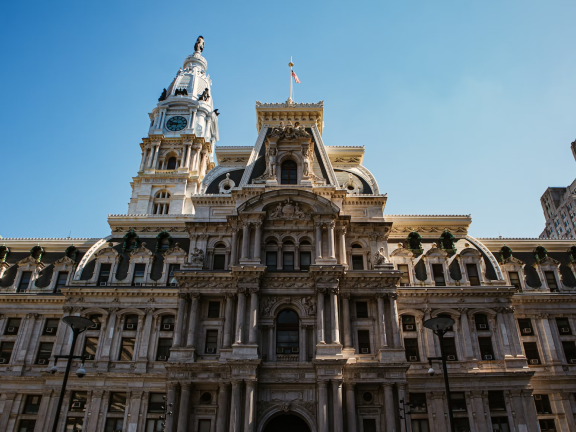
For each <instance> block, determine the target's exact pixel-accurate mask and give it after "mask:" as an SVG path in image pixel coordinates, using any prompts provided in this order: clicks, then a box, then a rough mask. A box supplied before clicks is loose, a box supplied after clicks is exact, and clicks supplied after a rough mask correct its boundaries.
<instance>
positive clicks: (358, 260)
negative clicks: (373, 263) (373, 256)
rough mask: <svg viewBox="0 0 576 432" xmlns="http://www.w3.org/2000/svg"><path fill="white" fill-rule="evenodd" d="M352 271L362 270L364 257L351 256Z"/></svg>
mask: <svg viewBox="0 0 576 432" xmlns="http://www.w3.org/2000/svg"><path fill="white" fill-rule="evenodd" d="M352 270H364V257H363V256H362V255H352Z"/></svg>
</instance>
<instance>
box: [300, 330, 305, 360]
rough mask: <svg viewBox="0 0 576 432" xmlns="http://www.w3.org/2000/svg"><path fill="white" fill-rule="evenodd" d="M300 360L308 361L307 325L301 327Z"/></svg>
mask: <svg viewBox="0 0 576 432" xmlns="http://www.w3.org/2000/svg"><path fill="white" fill-rule="evenodd" d="M299 360H300V361H301V362H305V361H306V325H304V324H301V325H300V355H299Z"/></svg>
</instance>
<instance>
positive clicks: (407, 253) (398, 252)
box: [390, 247, 414, 258]
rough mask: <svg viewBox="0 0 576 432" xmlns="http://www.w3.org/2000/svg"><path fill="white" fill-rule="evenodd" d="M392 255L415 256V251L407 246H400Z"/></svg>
mask: <svg viewBox="0 0 576 432" xmlns="http://www.w3.org/2000/svg"><path fill="white" fill-rule="evenodd" d="M390 256H391V257H396V256H397V257H407V258H414V253H413V252H412V251H411V250H410V249H406V248H405V247H399V248H398V249H396V250H394V251H393V252H392V253H391V254H390Z"/></svg>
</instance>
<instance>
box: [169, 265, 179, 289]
mask: <svg viewBox="0 0 576 432" xmlns="http://www.w3.org/2000/svg"><path fill="white" fill-rule="evenodd" d="M179 270H180V264H170V266H168V281H167V282H168V286H176V284H177V282H176V277H175V276H174V272H177V271H179Z"/></svg>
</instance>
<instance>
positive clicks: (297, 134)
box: [270, 122, 310, 140]
mask: <svg viewBox="0 0 576 432" xmlns="http://www.w3.org/2000/svg"><path fill="white" fill-rule="evenodd" d="M270 137H272V138H278V139H279V140H280V139H287V140H295V139H298V138H310V134H309V133H308V132H306V130H305V129H304V127H303V126H300V123H299V122H296V123H295V124H294V126H292V123H291V122H288V124H287V125H286V126H284V122H280V126H278V127H275V128H273V129H272V132H271V133H270Z"/></svg>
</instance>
